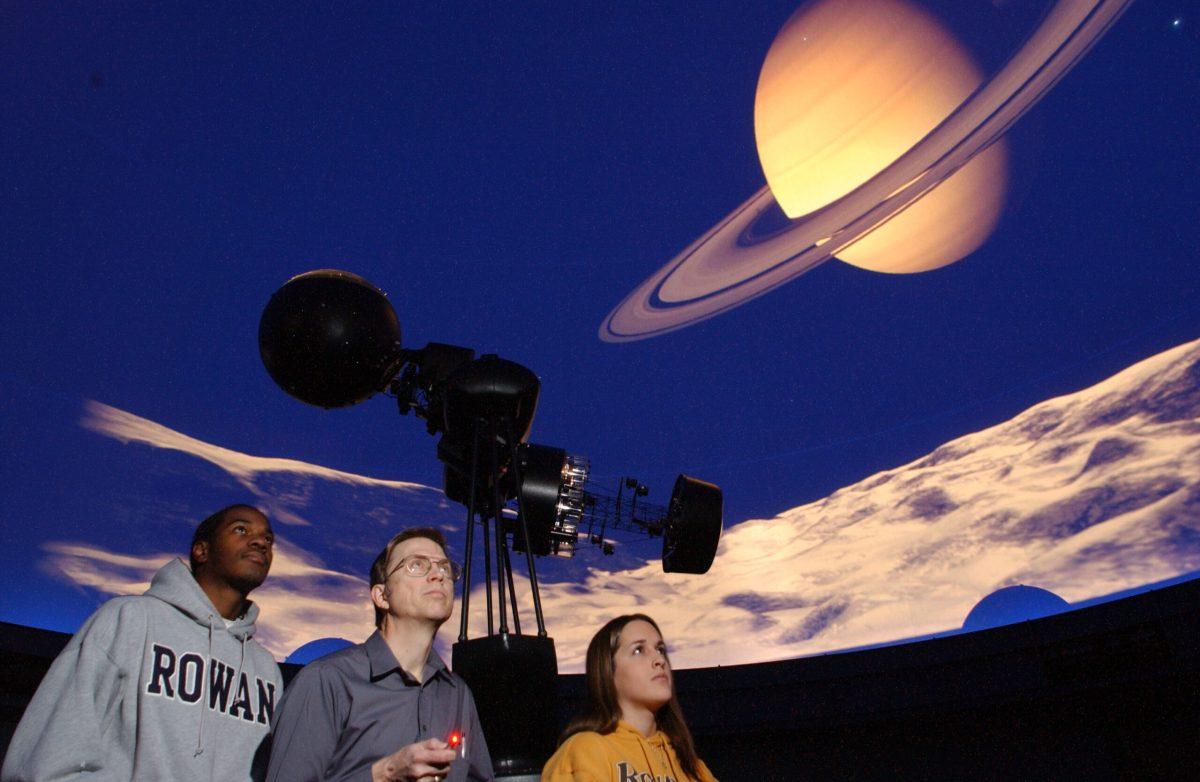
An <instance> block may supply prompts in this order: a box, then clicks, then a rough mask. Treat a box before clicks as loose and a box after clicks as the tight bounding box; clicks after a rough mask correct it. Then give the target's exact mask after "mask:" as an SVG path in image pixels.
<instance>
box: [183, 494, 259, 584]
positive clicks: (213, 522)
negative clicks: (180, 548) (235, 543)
mask: <svg viewBox="0 0 1200 782" xmlns="http://www.w3.org/2000/svg"><path fill="white" fill-rule="evenodd" d="M235 510H252V511H254V512H255V513H258V514H260V515H261V516H262V517H263V518H264V519H265V518H267V514H265V513H263V512H262V511H261V510H259V509H258V508H256V507H254V506H253V505H247V504H246V503H244V502H235V503H234V504H233V505H226V506H225V507H224V508H221V509H220V510H219V511H217V512H216V513H214V514H212V515H211V516H209V517H208V518H206V519H205V520H204V521H202V522H200V523H199V524H198V525H197V526H196V531H195V532H193V533H192V545H190V546H188V562H189V563H191V566H192V572H193V573H195V572H196V565H197V562H196V555H195V554H193V553H192V552H193V551H195V549H196V544H197V543H212V539H213V535H215V534H217V529H218V528H219V527H220V526H221V522H223V521H225V516H226V515H227V514H229V513H230V512H231V511H235Z"/></svg>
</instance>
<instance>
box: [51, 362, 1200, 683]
mask: <svg viewBox="0 0 1200 782" xmlns="http://www.w3.org/2000/svg"><path fill="white" fill-rule="evenodd" d="M88 415H89V417H88V419H87V420H86V422H85V425H87V426H88V427H89V428H90V429H92V430H93V431H96V432H99V433H102V434H105V435H107V436H110V437H115V438H117V439H121V440H122V441H126V442H130V441H135V442H140V443H143V444H145V445H148V446H152V447H155V448H170V449H176V450H184V451H186V452H187V453H191V454H193V455H196V456H199V457H200V458H204V459H207V460H208V461H210V462H212V463H213V464H217V465H218V466H220V467H221V468H222V469H224V470H227V471H229V472H231V474H235V475H238V476H242V477H244V479H245V480H247V481H250V484H249V485H250V486H253V487H256V488H257V490H259V491H261V490H262V489H261V487H258V485H257V484H255V483H253V481H254V478H255V476H256V475H261V471H262V470H263V469H266V468H265V467H258V468H255V469H251V465H270V466H271V469H278V470H284V471H286V470H288V469H296V470H298V471H301V472H303V473H304V474H305V475H307V476H311V477H312V478H313V479H319V480H322V481H333V482H341V483H342V484H343V485H345V484H356V483H359V482H370V484H371V485H373V486H376V487H380V488H384V489H385V490H386V491H387V492H388V493H389V495H390V496H391V499H392V500H393V501H394V502H395V504H396V505H397V507H398V508H400V510H399V511H398V512H397V514H396V515H397V516H398V517H401V518H404V517H408V516H409V514H408V513H407V512H406V511H405V507H406V505H411V503H413V502H414V501H418V502H421V503H426V502H429V501H430V499H431V497H430V496H429V493H430V492H435V491H436V490H434V489H432V488H430V487H422V486H419V485H416V484H408V483H402V482H398V481H397V482H386V481H378V480H377V479H371V478H363V477H362V476H352V475H349V474H347V473H341V472H338V471H336V470H328V469H327V468H322V467H318V466H315V465H305V464H304V463H301V462H294V461H291V460H286V459H261V458H259V457H249V456H245V455H244V454H239V453H237V452H234V451H230V450H227V449H223V448H219V447H218V446H213V445H209V444H206V443H203V442H201V441H199V440H195V439H193V438H188V437H186V436H184V435H179V434H178V433H176V432H172V431H171V430H170V429H167V428H165V427H162V426H160V425H158V424H153V423H152V422H149V421H145V420H144V419H138V418H137V417H136V416H130V415H129V414H127V413H122V412H121V411H119V410H115V409H113V408H107V407H104V406H95V405H93V406H89V412H88ZM235 470H237V471H238V472H236V473H235V472H234V471H235ZM244 485H245V484H244ZM380 501H381V499H380V497H378V496H373V497H372V498H370V500H369V502H366V501H365V500H360V507H355V506H354V504H353V503H354V498H353V497H352V496H343V495H338V496H337V497H336V498H335V501H332V502H329V503H328V504H322V506H321V507H308V508H299V510H302V511H304V512H305V513H306V515H308V516H309V517H311V518H313V519H314V522H313V527H311V528H307V529H310V530H312V532H313V533H316V532H319V531H320V530H321V528H322V527H323V526H327V527H328V528H329V530H330V532H329V534H331V535H332V534H334V533H335V532H337V531H343V528H344V525H345V524H346V523H348V522H346V521H345V519H347V518H355V517H357V518H361V517H362V515H369V510H370V507H374V506H377V505H378V504H379V503H380ZM291 502H296V498H292V500H291ZM364 502H366V505H367V506H369V507H363V506H362V505H363V503H364ZM453 515H454V516H458V515H459V514H458V513H457V511H455V512H454V514H453ZM446 518H450V516H449V514H447V516H446ZM380 526H386V525H380ZM394 526H395V525H393V526H389V527H388V529H387V530H385V529H379V530H378V534H375V533H372V535H373V537H372V538H371V540H369V541H368V542H366V543H364V548H365V549H370V548H372V547H373V548H375V549H377V548H378V547H379V546H381V545H382V544H383V542H384V541H385V540H386V537H387V532H388V531H390V530H392V529H394ZM447 526H450V525H447ZM305 529H306V528H301V527H296V528H292V530H293V531H294V532H295V533H297V534H299V533H301V532H302V531H304V530H305ZM284 538H285V540H281V542H280V549H279V553H278V555H277V558H276V564H275V567H274V568H273V569H272V573H271V577H270V579H269V580H268V582H267V584H266V585H265V586H264V587H263V588H262V589H261V590H259V591H258V592H256V593H255V597H256V599H257V600H258V601H259V602H260V604H261V605H262V607H263V613H262V617H261V621H260V627H261V631H262V640H263V641H264V643H265V644H266V645H267V647H268V648H269V649H270V650H271V651H272V652H273V653H275V654H276V655H277V656H280V657H283V656H286V654H287V653H289V652H290V651H292V650H293V649H295V648H296V647H298V646H300V645H302V644H303V643H305V642H307V641H310V640H314V639H316V638H321V637H328V636H341V637H346V638H349V639H351V640H359V639H361V638H362V637H364V636H365V635H366V634H367V633H368V632H369V631H370V629H371V624H370V622H371V619H370V616H371V614H370V609H369V606H368V605H367V598H366V585H365V580H364V578H363V576H364V575H365V568H363V572H362V573H361V574H359V573H357V572H355V573H353V574H352V573H351V572H349V571H350V570H352V568H347V569H345V571H343V568H342V567H341V566H338V567H333V566H328V565H325V564H323V563H322V561H321V560H320V559H319V558H318V557H317V556H316V555H314V554H313V553H312V552H311V551H310V550H303V549H301V548H300V547H299V546H298V545H297V544H296V543H295V542H294V541H293V540H292V539H291V538H290V537H289V536H288V535H286V534H285V535H284ZM314 540H315V539H314ZM314 547H317V546H314ZM47 548H48V550H49V551H50V556H51V562H52V563H53V567H54V569H55V571H56V572H58V573H59V574H60V575H61V576H62V577H63V578H64V579H66V580H68V581H70V582H72V583H75V584H79V585H82V586H87V587H90V588H93V589H97V590H99V591H101V592H104V593H109V594H123V593H128V592H130V591H139V590H140V589H141V588H144V585H145V584H146V583H147V582H148V580H149V575H150V573H152V572H153V569H154V568H155V567H157V565H158V564H161V562H162V561H164V559H165V555H162V556H157V557H131V556H127V555H124V554H121V553H120V552H114V551H108V550H105V549H102V548H99V547H96V546H90V547H89V546H83V545H68V544H63V543H54V544H50V545H49V546H48V547H47ZM320 549H321V550H322V551H324V550H325V549H324V547H320ZM594 554H595V552H592V551H588V552H585V553H581V555H580V556H579V557H578V558H577V559H576V560H575V561H574V562H562V561H550V560H543V562H544V563H545V564H546V567H545V568H544V570H543V569H540V570H539V573H540V574H541V575H542V576H543V580H542V600H543V604H544V606H545V611H546V615H547V624H548V629H549V631H550V635H551V636H552V637H554V639H555V641H556V643H557V646H558V651H559V662H560V669H561V670H564V671H579V670H581V668H582V660H583V652H584V649H585V647H586V644H587V641H588V639H589V638H590V636H591V634H592V633H593V632H594V631H595V629H596V628H597V627H599V626H600V624H602V623H603V622H604V621H606V620H607V619H609V618H611V617H612V616H614V615H616V614H619V613H625V612H629V611H643V612H646V613H649V614H651V615H653V616H655V617H656V619H658V620H659V622H660V623H661V624H662V625H663V630H664V633H665V635H666V637H667V640H668V642H669V644H670V645H671V647H672V649H673V650H674V651H673V655H674V660H675V662H676V664H677V665H680V666H683V667H695V666H708V665H716V664H735V663H749V662H761V661H767V660H774V659H781V658H788V657H795V656H799V655H806V654H815V653H820V652H826V651H832V650H837V649H845V648H849V647H855V646H860V645H866V644H875V643H882V642H888V641H892V640H896V639H900V638H905V637H911V636H918V635H923V634H929V633H937V632H943V631H949V630H954V629H956V628H958V627H959V626H961V624H962V621H963V619H964V618H965V617H966V615H967V613H968V612H969V611H970V609H971V608H972V607H973V606H974V605H975V603H977V602H978V601H979V600H980V599H981V598H983V597H984V596H986V595H987V594H989V593H991V592H992V591H994V590H996V589H998V588H1001V587H1004V586H1008V585H1012V584H1016V583H1025V584H1031V585H1035V586H1039V587H1043V588H1045V589H1049V590H1051V591H1052V592H1055V593H1056V594H1058V595H1060V596H1062V597H1064V598H1065V599H1067V600H1068V601H1071V602H1078V601H1081V600H1085V599H1088V598H1092V597H1097V596H1102V595H1105V594H1109V593H1112V592H1115V591H1119V590H1123V589H1129V588H1134V587H1138V586H1141V585H1144V584H1148V583H1153V582H1156V581H1160V580H1163V579H1167V578H1171V577H1173V576H1177V575H1180V574H1183V573H1188V572H1191V571H1195V570H1198V569H1200V341H1197V342H1192V343H1189V344H1186V345H1183V346H1180V347H1178V348H1175V349H1173V350H1169V351H1166V352H1164V353H1162V354H1160V355H1158V356H1155V357H1153V358H1150V359H1147V360H1145V361H1143V362H1141V363H1139V364H1136V365H1134V366H1133V367H1130V368H1129V369H1127V370H1125V371H1123V372H1121V373H1120V374H1118V375H1116V376H1114V377H1112V378H1110V379H1108V380H1106V381H1104V382H1102V383H1100V384H1098V385H1095V386H1093V387H1091V388H1089V389H1086V390H1084V391H1081V392H1079V393H1075V394H1071V395H1068V396H1063V397H1059V398H1056V399H1051V400H1048V401H1046V402H1043V403H1041V404H1039V405H1036V406H1034V407H1032V408H1030V409H1029V410H1026V411H1025V412H1023V413H1021V414H1020V415H1018V416H1016V417H1015V418H1013V419H1011V420H1010V421H1007V422H1005V423H1002V424H999V425H997V426H994V427H992V428H990V429H986V430H984V431H981V432H977V433H974V434H969V435H966V436H964V437H961V438H958V439H956V440H953V441H951V442H948V443H946V444H945V445H943V446H941V447H939V448H937V449H936V450H934V451H933V452H932V453H930V454H928V455H927V456H925V457H923V458H921V459H918V460H916V461H913V462H911V463H909V464H906V465H903V466H901V467H897V468H895V469H893V470H888V471H885V472H881V473H878V474H876V475H873V476H870V477H869V478H866V479H865V480H862V481H860V482H858V483H856V484H853V485H851V486H847V487H845V488H843V489H840V490H839V491H837V492H835V493H833V494H832V495H830V496H829V497H826V498H825V499H822V500H819V501H817V502H813V503H810V504H808V505H803V506H800V507H797V508H794V509H791V510H788V511H785V512H783V513H781V514H779V515H778V516H776V517H775V518H773V519H764V520H755V521H747V522H744V523H741V524H737V525H735V526H733V527H731V528H729V529H727V530H726V532H725V535H724V538H723V540H722V543H721V548H720V551H719V552H718V555H717V558H716V561H715V563H714V565H713V568H712V570H711V571H710V572H709V574H707V575H705V576H687V575H678V574H663V573H662V571H661V569H660V566H659V564H658V562H657V561H651V560H650V559H649V558H648V557H646V558H636V557H633V556H631V554H630V552H628V551H627V552H626V554H625V555H624V556H623V557H620V556H619V557H613V558H609V559H602V558H599V557H596V556H594ZM518 563H519V560H518ZM518 581H519V584H518V589H519V591H521V592H522V593H525V594H527V588H526V583H525V581H524V579H523V578H520V577H518ZM472 601H473V603H472V615H473V617H472V618H473V622H472V624H473V627H475V631H474V632H475V633H476V634H478V632H480V629H481V627H482V624H483V617H482V612H483V596H482V594H481V593H480V592H479V591H478V590H475V593H474V594H473V597H472ZM524 605H526V606H528V602H526V603H525V604H524ZM523 619H524V621H525V622H526V631H527V632H528V631H529V629H528V628H529V627H530V626H532V624H533V622H532V617H531V616H525V617H523ZM457 629H458V625H457V617H455V618H453V619H452V620H451V621H450V622H448V623H447V625H446V627H445V628H444V629H443V633H442V644H443V645H445V644H448V643H449V642H452V641H453V639H454V637H455V636H456V635H457Z"/></svg>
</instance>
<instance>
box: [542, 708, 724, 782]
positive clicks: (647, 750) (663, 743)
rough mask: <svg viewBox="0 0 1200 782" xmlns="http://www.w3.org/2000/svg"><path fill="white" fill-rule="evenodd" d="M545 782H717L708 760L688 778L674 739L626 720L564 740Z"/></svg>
mask: <svg viewBox="0 0 1200 782" xmlns="http://www.w3.org/2000/svg"><path fill="white" fill-rule="evenodd" d="M542 782H717V780H716V778H715V777H713V775H712V772H711V771H709V770H708V766H705V765H704V762H703V761H701V762H700V776H699V778H697V779H694V780H693V779H692V778H691V777H686V776H684V774H683V771H682V770H680V768H679V758H678V757H676V756H675V748H674V747H672V746H671V740H670V739H669V738H667V734H665V733H663V732H662V731H661V730H660V731H657V732H655V734H654V735H653V736H648V737H647V736H643V735H642V734H641V731H639V730H637V729H636V728H634V727H633V726H632V725H630V724H628V723H626V722H618V723H617V727H616V730H614V731H613V732H612V733H606V734H601V733H593V732H591V731H587V732H584V733H576V734H575V735H574V736H571V738H569V739H567V740H566V741H564V742H563V745H562V746H561V747H559V748H558V751H557V752H555V753H554V756H553V757H551V758H550V760H549V761H547V763H546V767H545V768H544V769H542Z"/></svg>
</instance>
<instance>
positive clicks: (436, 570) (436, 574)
mask: <svg viewBox="0 0 1200 782" xmlns="http://www.w3.org/2000/svg"><path fill="white" fill-rule="evenodd" d="M429 580H430V581H445V580H446V573H445V572H444V571H443V570H442V568H441V566H440V565H431V566H430V568H429Z"/></svg>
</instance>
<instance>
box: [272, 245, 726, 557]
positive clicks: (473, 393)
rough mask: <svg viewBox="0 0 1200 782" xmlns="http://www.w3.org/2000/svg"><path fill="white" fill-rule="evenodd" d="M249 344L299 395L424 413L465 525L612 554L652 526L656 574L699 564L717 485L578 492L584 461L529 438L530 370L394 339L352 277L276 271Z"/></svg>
mask: <svg viewBox="0 0 1200 782" xmlns="http://www.w3.org/2000/svg"><path fill="white" fill-rule="evenodd" d="M258 346H259V352H260V354H261V355H262V360H263V364H264V365H265V366H266V368H267V372H268V373H269V374H270V375H271V378H272V379H273V380H274V381H275V382H276V383H277V384H278V385H279V386H280V387H281V388H282V389H283V390H284V391H286V392H287V393H288V394H290V395H291V396H293V397H295V398H297V399H299V400H301V401H303V402H306V403H308V404H311V405H316V406H318V407H324V408H337V407H349V406H350V405H355V404H358V403H359V402H363V401H365V400H367V399H369V398H370V397H372V396H374V395H375V394H377V393H381V392H383V393H387V394H390V395H391V396H393V397H394V398H395V399H396V402H397V405H398V407H399V411H400V413H401V415H406V414H408V413H409V412H412V413H414V414H415V415H416V416H417V417H418V418H421V419H423V420H424V421H425V425H426V430H427V431H428V432H429V434H431V435H440V439H439V441H438V444H437V458H438V459H439V460H440V461H441V462H442V464H443V465H444V480H443V489H444V491H445V493H446V497H447V498H448V499H450V500H452V501H454V502H458V503H461V504H463V505H465V506H467V508H468V511H469V513H470V514H471V521H472V525H469V526H468V530H472V529H473V524H474V522H475V521H476V516H478V521H479V522H480V523H485V522H487V521H488V520H491V521H495V522H496V529H495V532H496V534H497V536H498V538H499V540H498V541H497V542H498V543H501V544H507V541H508V540H509V539H510V538H511V543H512V548H513V550H515V551H518V552H526V553H529V554H532V555H535V556H559V557H571V556H573V555H574V554H575V553H576V551H577V550H578V549H579V546H580V545H581V544H587V545H596V546H599V547H601V549H602V550H603V551H604V552H605V553H612V550H613V549H612V545H613V544H612V543H611V542H610V541H609V540H608V539H607V538H606V534H607V533H608V532H609V531H610V530H621V531H626V532H634V533H641V534H644V535H649V536H654V537H656V536H662V538H663V552H662V557H663V569H664V571H666V572H676V573H705V572H707V571H708V568H709V567H710V566H711V564H712V560H713V557H714V556H715V554H716V549H717V543H718V541H719V538H720V532H721V525H722V517H721V512H722V511H721V508H722V496H721V490H720V489H719V488H717V487H716V486H713V485H712V484H710V483H705V482H704V481H700V480H697V479H695V478H691V477H688V476H684V475H681V476H679V478H678V480H677V481H676V482H675V489H674V491H673V492H672V495H671V499H670V502H669V504H668V505H666V506H658V505H652V504H649V503H646V502H642V503H641V504H639V503H638V498H639V497H644V496H646V494H647V492H648V491H649V490H648V489H647V488H646V487H645V486H642V485H641V484H640V483H639V482H637V481H636V479H633V478H627V479H625V483H627V484H630V485H629V487H628V488H629V489H630V490H631V491H630V496H629V497H628V498H626V497H625V496H624V491H625V488H626V487H625V486H623V485H618V489H617V492H616V494H615V495H612V494H607V493H605V492H603V491H600V490H590V489H588V487H587V481H588V468H589V465H588V460H587V459H586V458H584V457H582V456H577V455H570V454H568V453H567V452H566V451H564V450H562V449H559V448H552V447H549V446H544V445H535V444H532V443H529V442H528V439H529V433H530V431H531V429H532V427H533V419H534V414H535V413H536V411H537V404H538V398H539V396H540V394H541V382H540V381H539V380H538V378H537V375H535V374H534V373H533V372H532V371H531V370H529V369H528V368H526V367H523V366H521V365H520V364H516V363H514V362H512V361H507V360H505V359H502V358H500V357H498V356H495V355H483V356H480V357H478V358H476V356H475V351H474V350H473V349H471V348H466V347H460V346H457V345H446V344H442V343H438V342H431V343H429V344H427V345H426V346H425V347H423V348H420V349H418V350H412V349H406V348H404V347H403V346H402V345H401V331H400V321H399V318H398V317H397V316H396V311H395V310H394V309H393V308H392V305H391V304H390V302H389V301H388V298H387V294H385V293H384V292H383V291H382V290H380V289H379V288H378V287H376V286H375V285H372V284H371V283H370V282H368V281H367V280H364V279H363V278H362V277H360V276H358V275H356V274H353V273H351V272H347V271H342V270H338V269H318V270H316V271H310V272H307V273H305V274H301V275H298V276H296V277H293V278H292V279H290V280H288V281H287V282H286V283H285V284H284V285H283V287H281V288H280V289H279V290H278V291H276V292H275V294H274V295H272V296H271V298H270V301H268V302H267V306H266V308H265V309H264V310H263V314H262V319H261V321H260V323H259V329H258ZM511 505H515V506H516V507H515V508H514V507H510V506H511ZM469 543H470V541H468V545H469ZM487 545H490V544H489V543H488V542H486V540H485V547H486V546H487ZM468 553H469V552H468ZM530 564H531V565H532V561H531V562H530ZM500 569H501V570H504V565H503V564H501V565H500ZM488 579H489V581H490V574H489V576H488Z"/></svg>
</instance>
